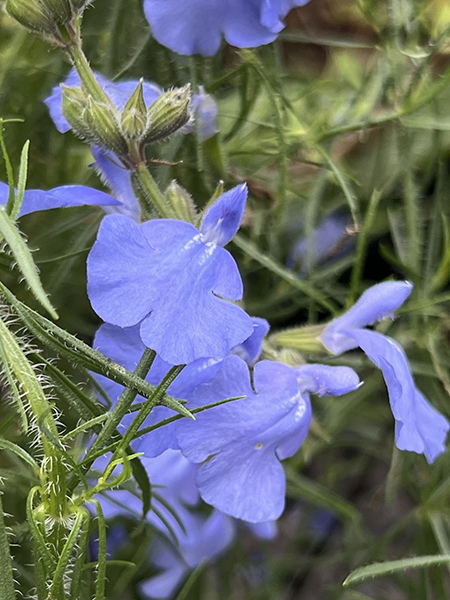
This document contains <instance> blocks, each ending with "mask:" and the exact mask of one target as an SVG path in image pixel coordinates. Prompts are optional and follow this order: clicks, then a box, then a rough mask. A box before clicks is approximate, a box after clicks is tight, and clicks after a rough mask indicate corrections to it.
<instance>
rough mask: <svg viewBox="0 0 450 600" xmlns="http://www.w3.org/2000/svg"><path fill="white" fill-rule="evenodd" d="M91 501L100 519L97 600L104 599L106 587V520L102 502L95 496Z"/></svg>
mask: <svg viewBox="0 0 450 600" xmlns="http://www.w3.org/2000/svg"><path fill="white" fill-rule="evenodd" d="M91 502H93V503H94V505H95V509H96V511H97V519H98V561H97V565H98V566H97V585H96V587H95V600H104V599H105V587H106V521H105V516H104V515H103V510H102V507H101V504H100V502H99V501H98V500H96V499H95V498H93V499H92V500H91Z"/></svg>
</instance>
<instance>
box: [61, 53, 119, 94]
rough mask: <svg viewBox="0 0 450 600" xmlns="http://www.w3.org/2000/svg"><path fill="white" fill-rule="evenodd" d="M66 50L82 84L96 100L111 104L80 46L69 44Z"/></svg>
mask: <svg viewBox="0 0 450 600" xmlns="http://www.w3.org/2000/svg"><path fill="white" fill-rule="evenodd" d="M67 52H68V53H69V56H70V59H71V61H72V63H73V66H74V67H75V69H76V71H77V73H78V75H79V76H80V79H81V82H82V84H83V85H84V87H85V88H86V90H87V92H88V93H89V94H90V95H91V96H92V98H93V99H94V100H97V101H98V102H104V103H105V104H109V105H112V102H111V100H110V98H109V97H108V95H107V94H106V93H105V91H104V90H103V88H102V86H101V85H100V84H99V82H98V81H97V79H96V78H95V75H94V73H93V71H92V69H91V66H90V64H89V62H88V59H87V58H86V55H85V54H84V52H83V50H82V48H81V46H77V45H71V46H69V47H68V48H67Z"/></svg>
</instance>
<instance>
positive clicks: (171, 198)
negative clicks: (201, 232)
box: [166, 180, 198, 225]
mask: <svg viewBox="0 0 450 600" xmlns="http://www.w3.org/2000/svg"><path fill="white" fill-rule="evenodd" d="M166 199H167V202H168V203H169V204H170V206H171V207H172V208H173V211H174V213H175V215H176V217H177V218H178V219H180V220H181V221H187V222H188V223H192V224H193V225H195V223H196V221H197V219H198V215H197V210H196V208H195V203H194V201H193V200H192V198H191V196H190V195H189V194H188V192H187V191H186V190H185V189H184V188H183V187H181V185H179V184H178V183H177V182H176V181H175V180H174V181H172V183H171V184H170V185H169V187H168V188H167V190H166Z"/></svg>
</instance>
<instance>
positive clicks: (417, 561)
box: [342, 554, 450, 586]
mask: <svg viewBox="0 0 450 600" xmlns="http://www.w3.org/2000/svg"><path fill="white" fill-rule="evenodd" d="M448 563H450V555H447V554H441V555H436V556H414V557H412V558H401V559H400V560H390V561H386V562H381V563H373V564H372V565H367V566H365V567H359V569H355V570H354V571H352V573H350V575H349V576H348V577H347V579H346V580H345V581H344V582H343V584H342V585H343V586H347V585H353V584H354V583H359V582H361V581H364V580H365V579H369V578H374V577H383V576H384V575H391V574H392V573H397V572H399V571H405V570H406V569H426V568H427V567H433V566H435V565H444V564H448Z"/></svg>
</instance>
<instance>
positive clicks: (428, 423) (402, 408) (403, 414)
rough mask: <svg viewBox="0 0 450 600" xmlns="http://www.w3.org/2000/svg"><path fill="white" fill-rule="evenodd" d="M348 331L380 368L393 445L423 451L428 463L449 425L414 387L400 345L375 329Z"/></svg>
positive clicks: (435, 454)
mask: <svg viewBox="0 0 450 600" xmlns="http://www.w3.org/2000/svg"><path fill="white" fill-rule="evenodd" d="M349 335H351V336H352V337H353V338H354V340H355V341H356V343H357V344H358V346H359V347H360V348H361V349H362V350H363V351H364V352H365V353H366V354H367V356H368V357H369V358H370V360H372V361H373V362H374V363H375V364H376V365H377V367H379V368H380V369H381V370H382V372H383V376H384V379H385V381H386V386H387V388H388V392H389V400H390V403H391V409H392V413H393V415H394V418H395V421H396V443H397V446H398V447H399V448H400V450H410V451H411V452H417V453H418V454H421V453H423V454H425V456H426V457H427V460H428V462H429V463H432V462H433V461H434V459H435V458H436V456H438V455H439V454H440V453H441V452H443V451H444V450H445V446H444V443H445V438H446V436H447V432H448V430H449V427H450V425H449V423H448V421H447V419H445V418H444V417H443V416H442V415H440V414H439V413H438V412H437V411H436V410H435V409H434V408H432V406H431V405H430V404H429V403H428V402H427V401H426V400H425V398H424V397H423V396H422V394H421V393H420V392H419V391H418V390H417V389H416V387H415V384H414V381H413V378H412V375H411V372H410V370H409V365H408V361H407V358H406V356H405V353H404V352H403V350H402V348H401V347H400V346H399V345H398V344H397V343H396V342H395V341H394V340H392V339H391V338H389V337H386V336H384V335H381V333H377V332H375V331H368V330H364V329H361V330H353V331H350V332H349Z"/></svg>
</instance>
